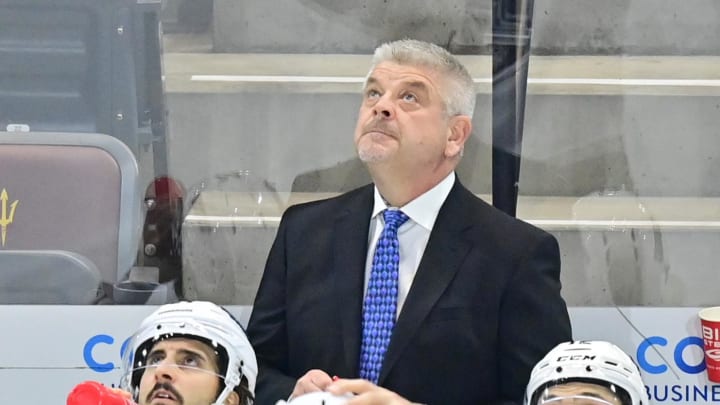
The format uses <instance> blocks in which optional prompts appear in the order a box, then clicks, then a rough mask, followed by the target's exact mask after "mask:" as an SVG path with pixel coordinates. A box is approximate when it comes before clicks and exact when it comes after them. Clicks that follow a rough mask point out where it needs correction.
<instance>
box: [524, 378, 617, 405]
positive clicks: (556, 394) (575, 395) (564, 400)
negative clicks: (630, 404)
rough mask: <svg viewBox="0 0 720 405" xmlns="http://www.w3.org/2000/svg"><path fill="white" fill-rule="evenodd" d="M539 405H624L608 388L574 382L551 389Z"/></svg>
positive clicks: (539, 401)
mask: <svg viewBox="0 0 720 405" xmlns="http://www.w3.org/2000/svg"><path fill="white" fill-rule="evenodd" d="M537 404H538V405H542V404H547V405H623V404H622V402H620V399H618V397H617V396H616V395H615V394H614V393H613V392H612V391H610V389H608V388H607V387H603V386H601V385H597V384H589V383H581V382H572V383H566V384H561V385H556V386H554V387H550V388H549V389H548V391H547V393H546V394H545V395H544V396H543V397H542V399H540V400H538V402H537Z"/></svg>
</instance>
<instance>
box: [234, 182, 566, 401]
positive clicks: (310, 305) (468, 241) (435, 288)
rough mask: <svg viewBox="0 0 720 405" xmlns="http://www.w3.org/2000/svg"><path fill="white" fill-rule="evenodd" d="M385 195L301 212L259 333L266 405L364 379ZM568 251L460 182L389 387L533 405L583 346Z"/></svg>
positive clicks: (286, 222)
mask: <svg viewBox="0 0 720 405" xmlns="http://www.w3.org/2000/svg"><path fill="white" fill-rule="evenodd" d="M372 206H373V187H372V185H368V186H365V187H362V188H360V189H357V190H353V191H350V192H348V193H346V194H343V195H340V196H338V197H335V198H331V199H328V200H322V201H315V202H310V203H307V204H302V205H296V206H293V207H290V208H288V209H287V211H286V212H285V213H284V215H283V219H282V221H281V223H280V226H279V228H278V233H277V236H276V238H275V242H274V243H273V246H272V249H271V251H270V254H269V257H268V260H267V264H266V267H265V272H264V274H263V278H262V281H261V283H260V287H259V290H258V294H257V297H256V300H255V304H254V309H253V313H252V316H251V318H250V323H249V325H248V335H249V338H250V341H251V342H252V344H253V346H254V348H255V351H256V353H257V358H258V362H259V365H260V374H259V376H258V384H257V389H256V395H257V401H256V403H257V404H259V405H265V404H274V403H275V401H277V400H279V399H285V398H287V397H288V396H289V395H290V393H291V392H292V390H293V387H294V385H295V382H296V380H297V379H298V378H299V377H301V376H302V375H304V374H305V373H306V372H307V371H308V370H310V369H315V368H316V369H321V370H324V371H325V372H327V373H328V374H329V375H330V376H333V375H337V376H339V377H342V378H357V377H358V370H359V356H360V341H361V336H362V331H361V323H362V305H363V283H364V273H365V260H366V255H367V250H368V246H367V245H368V230H369V221H370V214H371V210H372ZM559 277H560V256H559V250H558V245H557V241H556V240H555V238H554V237H553V236H552V235H550V234H548V233H546V232H544V231H542V230H540V229H538V228H535V227H533V226H531V225H529V224H527V223H525V222H522V221H520V220H517V219H515V218H513V217H510V216H508V215H505V214H504V213H502V212H500V211H499V210H497V209H495V208H493V207H491V206H489V205H488V204H486V203H485V202H483V201H482V200H480V199H479V198H477V197H476V196H474V195H473V194H472V193H471V192H469V191H468V190H467V189H466V188H465V187H463V186H462V185H461V184H460V183H459V181H457V180H456V182H455V184H454V186H453V188H452V190H451V192H450V194H449V195H448V197H447V199H446V201H445V202H444V204H443V206H442V208H441V209H440V212H439V214H438V217H437V220H436V222H435V226H434V228H433V230H432V232H431V234H430V239H429V240H428V244H427V247H426V249H425V252H424V255H423V258H422V260H421V263H420V265H419V267H418V270H417V273H416V275H415V279H414V281H413V284H412V286H411V288H410V291H409V293H408V296H407V299H406V301H405V304H404V306H403V308H402V311H401V313H400V315H399V317H398V319H397V322H396V324H395V329H394V330H393V335H392V338H391V341H390V345H389V347H388V350H387V353H386V357H385V359H384V362H383V366H382V370H381V373H380V377H379V381H378V385H380V386H383V387H385V388H388V389H390V390H392V391H395V392H397V393H398V394H400V395H402V396H404V397H405V398H407V399H409V400H411V401H414V402H422V403H426V404H453V405H455V404H500V403H520V402H522V397H523V394H524V391H525V386H526V385H527V382H528V379H529V376H530V371H531V369H532V367H533V366H534V365H535V363H536V362H537V361H539V360H540V359H541V358H542V357H543V356H544V355H545V354H546V353H547V352H548V351H549V350H550V349H551V348H553V347H554V346H555V345H556V344H558V343H560V342H562V341H567V340H570V339H571V331H570V321H569V317H568V313H567V308H566V305H565V302H564V301H563V299H562V298H561V296H560V280H559Z"/></svg>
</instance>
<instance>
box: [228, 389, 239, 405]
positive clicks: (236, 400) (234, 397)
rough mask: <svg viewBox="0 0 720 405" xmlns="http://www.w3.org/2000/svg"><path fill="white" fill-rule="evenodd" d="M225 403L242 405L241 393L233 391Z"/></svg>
mask: <svg viewBox="0 0 720 405" xmlns="http://www.w3.org/2000/svg"><path fill="white" fill-rule="evenodd" d="M225 405H240V395H239V394H238V393H237V392H235V391H233V392H231V393H230V395H228V397H227V399H225Z"/></svg>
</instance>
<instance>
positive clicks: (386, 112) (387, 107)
mask: <svg viewBox="0 0 720 405" xmlns="http://www.w3.org/2000/svg"><path fill="white" fill-rule="evenodd" d="M373 115H374V116H377V117H378V118H384V119H389V118H394V117H395V108H394V106H393V104H392V102H391V101H390V100H389V97H388V95H387V94H385V95H383V96H382V97H380V98H379V99H378V101H377V103H375V105H374V106H373Z"/></svg>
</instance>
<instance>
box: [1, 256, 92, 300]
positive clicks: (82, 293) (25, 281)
mask: <svg viewBox="0 0 720 405" xmlns="http://www.w3.org/2000/svg"><path fill="white" fill-rule="evenodd" d="M0 280H2V283H0V304H74V305H80V304H91V303H94V302H95V301H96V300H97V299H98V298H99V297H100V294H99V290H98V287H99V286H100V272H99V271H98V269H97V267H95V265H94V264H93V263H92V262H91V261H90V260H88V259H87V258H86V257H83V256H81V255H78V254H75V253H72V252H64V251H61V250H0Z"/></svg>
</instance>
